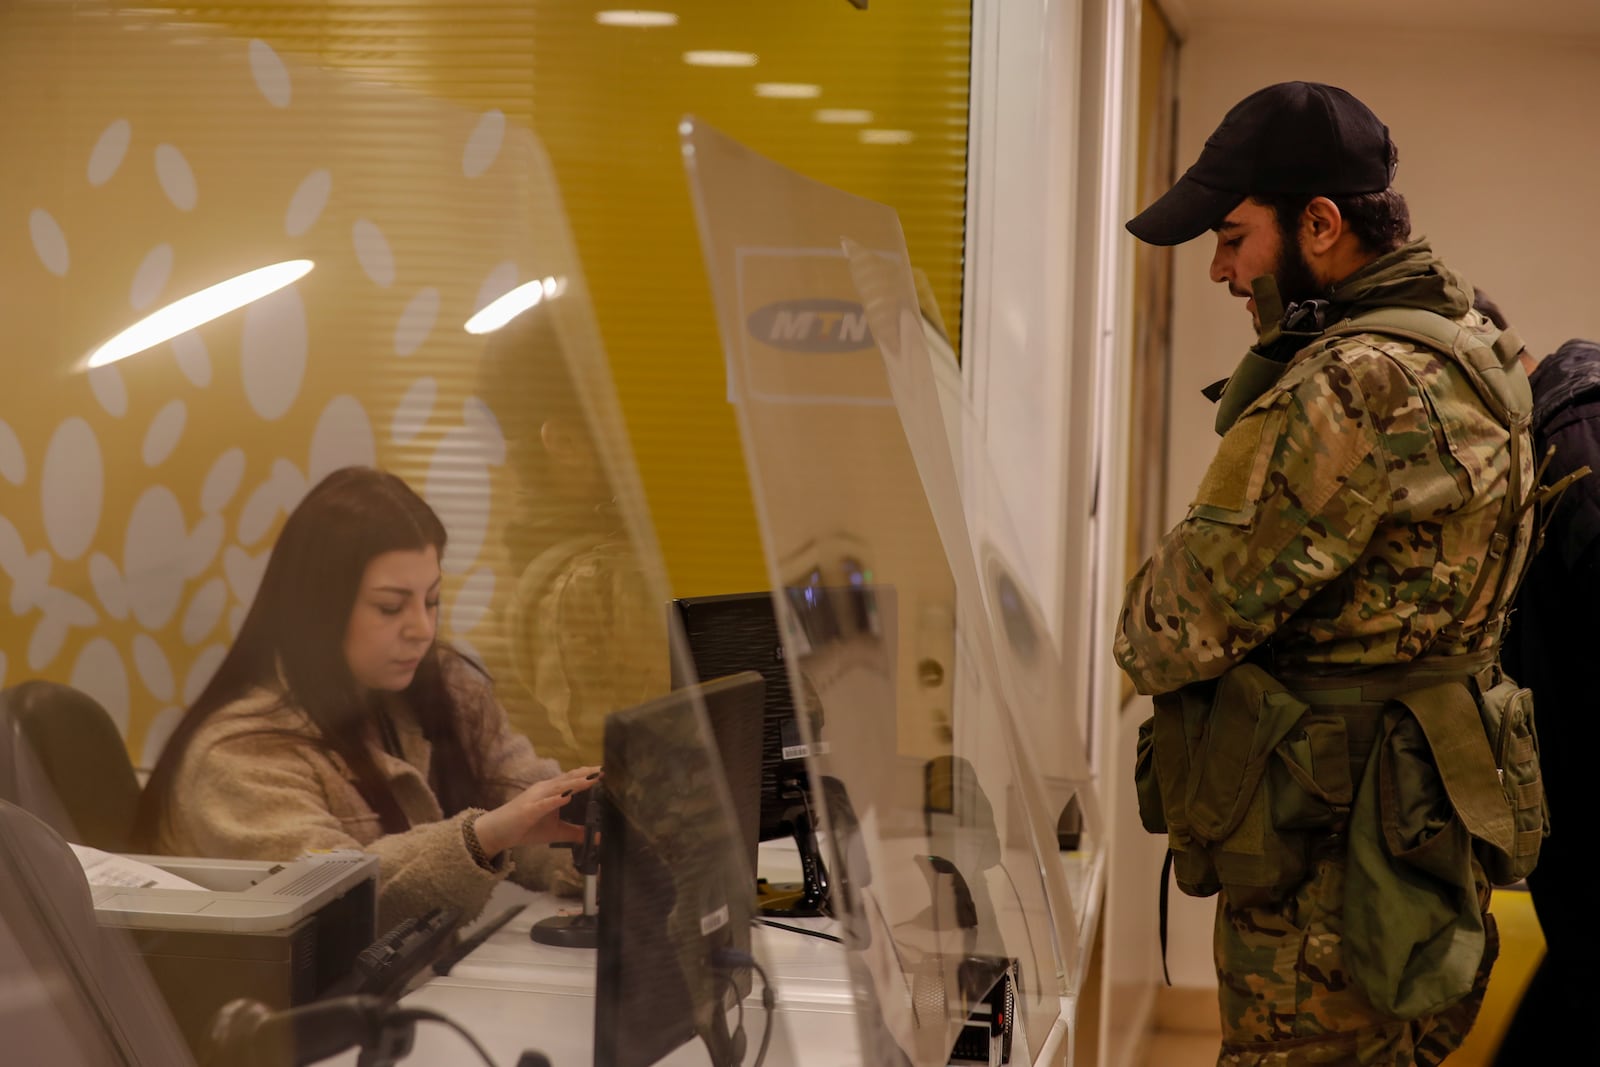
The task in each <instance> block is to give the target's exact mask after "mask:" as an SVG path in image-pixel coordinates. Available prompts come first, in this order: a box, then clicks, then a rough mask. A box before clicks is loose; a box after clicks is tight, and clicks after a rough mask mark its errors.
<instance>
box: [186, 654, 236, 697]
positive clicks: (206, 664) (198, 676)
mask: <svg viewBox="0 0 1600 1067" xmlns="http://www.w3.org/2000/svg"><path fill="white" fill-rule="evenodd" d="M227 655H228V646H227V645H207V646H206V647H205V648H204V649H202V650H201V651H200V654H199V655H198V656H196V657H195V658H194V662H193V663H191V664H189V673H188V674H186V675H184V676H183V702H184V704H186V705H187V704H193V703H194V702H195V701H196V700H199V699H200V691H201V690H202V689H204V688H205V687H206V683H207V682H209V681H211V676H212V675H213V674H216V673H217V668H218V667H220V666H222V661H223V660H224V659H226V658H227Z"/></svg>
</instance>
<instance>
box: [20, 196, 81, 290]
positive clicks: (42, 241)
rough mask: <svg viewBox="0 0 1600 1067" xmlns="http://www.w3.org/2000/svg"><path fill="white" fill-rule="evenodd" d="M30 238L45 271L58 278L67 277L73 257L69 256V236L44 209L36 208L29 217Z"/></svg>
mask: <svg viewBox="0 0 1600 1067" xmlns="http://www.w3.org/2000/svg"><path fill="white" fill-rule="evenodd" d="M28 236H29V237H31V238H32V239H33V251H34V254H35V255H37V256H38V257H39V262H40V263H43V264H44V269H45V270H47V271H49V272H50V273H51V274H54V275H55V276H56V277H57V278H61V277H65V276H66V273H67V267H68V266H69V264H70V262H71V257H70V256H69V255H68V254H67V235H66V234H64V233H62V232H61V225H60V224H59V223H57V222H56V220H55V217H54V216H52V215H51V214H50V212H48V211H46V210H45V209H44V208H42V207H40V208H34V209H33V211H32V212H31V213H30V214H29V215H28Z"/></svg>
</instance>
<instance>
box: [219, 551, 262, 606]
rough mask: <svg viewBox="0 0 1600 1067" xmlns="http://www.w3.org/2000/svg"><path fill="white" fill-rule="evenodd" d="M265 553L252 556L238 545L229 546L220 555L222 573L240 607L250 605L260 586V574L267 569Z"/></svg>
mask: <svg viewBox="0 0 1600 1067" xmlns="http://www.w3.org/2000/svg"><path fill="white" fill-rule="evenodd" d="M267 555H268V554H267V553H266V552H261V553H259V554H258V555H254V556H252V555H251V554H250V553H248V552H246V551H245V550H244V549H242V548H240V547H239V546H238V545H229V546H228V547H227V548H226V549H224V550H223V553H222V571H223V573H224V574H226V575H227V576H228V587H229V588H231V589H232V590H233V595H234V597H235V598H237V599H238V601H239V603H240V605H241V606H242V605H245V604H248V603H250V602H251V601H252V600H254V599H255V597H256V589H257V587H259V586H260V585H261V573H262V572H263V571H265V570H266V569H267Z"/></svg>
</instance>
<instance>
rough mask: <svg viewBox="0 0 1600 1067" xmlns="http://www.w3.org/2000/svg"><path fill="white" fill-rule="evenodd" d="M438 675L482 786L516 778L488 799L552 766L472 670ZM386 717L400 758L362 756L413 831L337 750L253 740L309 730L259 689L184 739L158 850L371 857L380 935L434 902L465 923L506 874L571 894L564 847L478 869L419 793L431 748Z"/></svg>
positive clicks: (530, 849) (452, 664) (455, 667)
mask: <svg viewBox="0 0 1600 1067" xmlns="http://www.w3.org/2000/svg"><path fill="white" fill-rule="evenodd" d="M445 676H446V681H447V684H449V686H450V688H451V691H452V693H453V694H454V695H455V698H456V705H457V708H458V709H459V712H460V714H461V716H462V717H463V719H464V720H465V726H466V730H465V732H464V735H463V736H466V737H473V736H479V737H483V738H485V739H486V740H485V742H484V747H485V749H486V751H485V752H484V753H482V756H483V768H484V773H485V776H486V778H488V779H490V780H503V781H505V782H508V783H516V784H515V785H507V786H505V787H504V788H503V789H501V790H499V792H500V793H501V795H500V796H499V797H498V798H495V804H496V805H498V804H499V803H501V802H502V801H503V800H506V799H509V798H510V797H511V796H514V795H515V794H516V793H517V792H518V791H519V790H520V789H521V788H523V787H525V786H527V785H530V784H532V783H534V782H537V781H542V780H544V779H546V778H552V777H554V776H555V775H556V774H558V773H559V771H560V768H559V767H558V766H557V765H556V763H555V761H554V760H547V759H541V758H539V757H538V756H537V755H536V754H535V753H534V751H533V746H532V745H531V744H529V743H528V740H527V738H525V737H523V736H521V735H519V734H517V733H514V732H513V731H512V729H511V727H510V724H509V723H508V722H507V720H506V714H505V711H504V710H503V709H502V708H501V706H500V704H499V702H498V701H497V700H496V699H495V698H494V695H493V693H492V691H491V689H490V686H489V682H488V680H487V679H486V678H484V676H483V675H482V674H480V673H479V672H478V671H477V670H475V669H474V668H473V667H471V666H470V665H468V664H466V663H464V662H462V661H461V660H459V659H457V658H456V657H454V656H449V655H448V654H447V656H446V666H445ZM396 712H397V713H396V714H393V715H392V721H393V724H394V727H395V733H396V734H397V735H398V737H399V741H400V746H399V747H400V749H401V752H402V755H401V756H394V755H391V754H389V753H388V752H386V751H384V749H383V748H382V746H381V745H378V744H374V745H373V746H372V755H373V760H374V762H375V764H376V766H377V768H378V772H379V773H380V774H382V775H383V776H384V777H385V778H386V779H387V780H388V782H389V787H390V788H391V789H392V790H393V791H394V795H395V798H396V800H398V801H399V804H400V809H401V810H402V811H403V812H405V815H406V818H407V819H409V820H410V822H411V826H412V829H410V830H407V831H406V832H404V833H398V834H384V833H383V832H382V831H381V829H380V827H379V819H378V814H377V812H375V811H374V810H373V809H372V808H371V807H370V806H368V804H367V802H366V801H365V800H364V799H363V798H362V796H361V793H360V791H359V790H357V789H356V786H355V781H354V775H353V774H352V773H351V772H350V770H349V768H348V767H347V766H346V764H345V762H344V761H343V760H342V759H340V758H339V757H338V756H337V755H335V754H333V753H332V752H328V751H325V750H323V749H321V748H319V747H317V746H315V745H310V744H304V743H299V742H297V741H295V740H294V738H293V737H292V736H290V737H284V736H263V735H261V734H260V733H259V731H261V730H263V729H267V730H284V731H288V732H289V733H290V734H298V735H299V736H301V737H308V738H309V737H316V736H318V731H317V728H316V727H315V726H314V725H313V724H312V723H311V721H310V720H309V719H308V718H307V717H306V715H305V714H304V713H303V712H302V711H301V710H299V709H298V708H295V707H292V706H287V705H285V703H284V702H283V700H282V698H281V696H280V695H279V694H277V693H274V692H271V691H268V690H266V689H259V690H256V691H255V692H253V693H251V694H250V695H248V696H246V697H244V698H242V699H240V700H237V701H234V702H233V703H232V704H229V705H227V706H225V707H223V708H221V709H219V710H218V711H217V712H216V713H214V714H213V715H212V716H211V718H210V719H209V720H207V722H206V723H205V725H204V726H202V727H201V728H200V731H199V732H198V733H197V734H196V735H195V737H194V739H193V741H192V742H191V743H190V745H189V748H188V751H187V752H186V753H185V754H184V757H183V760H182V762H181V763H180V764H179V767H178V771H177V776H176V778H175V779H174V783H173V791H172V802H171V804H169V806H168V810H167V811H166V812H165V813H164V816H163V819H162V823H161V827H160V830H159V832H158V835H157V840H156V847H157V851H159V852H161V853H163V854H166V855H176V856H206V857H212V858H222V859H250V860H288V859H293V858H294V857H296V856H299V855H300V854H301V853H304V852H306V851H308V850H327V849H363V850H365V851H367V852H369V853H371V854H372V855H375V856H377V857H378V860H379V872H378V925H379V929H380V930H387V929H389V928H391V927H392V926H394V924H396V923H398V922H399V921H401V920H402V919H405V918H408V917H411V916H415V915H421V914H423V913H425V912H427V911H428V910H430V909H431V908H435V907H455V908H460V909H461V910H462V912H463V913H464V914H465V917H466V918H467V919H469V920H470V919H471V918H473V917H474V916H476V915H477V914H478V913H479V912H480V911H481V910H482V909H483V906H484V904H485V903H486V902H487V901H488V899H489V893H490V891H491V890H493V889H494V887H495V885H496V883H498V882H499V881H501V880H502V879H503V878H506V877H507V876H510V877H512V878H513V879H514V880H515V881H517V882H519V883H521V884H523V885H526V886H528V887H529V888H532V889H552V890H555V891H557V892H563V893H572V892H575V891H576V890H577V889H578V888H579V887H580V886H581V880H580V878H579V876H578V874H577V872H576V871H575V870H574V869H573V866H572V853H571V851H570V850H566V849H552V848H549V847H548V846H545V845H531V846H524V847H522V848H519V849H516V850H515V851H514V852H513V853H512V855H511V856H509V857H506V858H503V859H502V860H501V861H500V863H499V865H498V869H497V870H494V871H488V870H484V869H483V868H482V867H480V866H479V865H478V864H477V863H476V862H475V861H474V860H473V858H472V856H471V854H470V853H468V852H467V846H466V842H465V839H464V838H463V837H462V833H461V821H462V819H463V818H464V814H459V815H455V816H452V817H451V818H449V819H446V818H444V813H443V812H442V811H441V810H440V807H439V800H438V798H437V797H436V796H435V795H434V793H433V790H432V789H431V788H430V787H429V785H428V781H429V778H428V767H429V761H430V757H431V755H432V746H431V745H430V744H429V743H428V741H427V739H426V738H424V737H423V735H422V728H421V726H420V724H418V723H417V722H416V720H415V718H414V717H412V716H411V715H410V714H409V712H407V711H404V710H402V706H401V705H398V703H397V704H396ZM252 735H254V736H252Z"/></svg>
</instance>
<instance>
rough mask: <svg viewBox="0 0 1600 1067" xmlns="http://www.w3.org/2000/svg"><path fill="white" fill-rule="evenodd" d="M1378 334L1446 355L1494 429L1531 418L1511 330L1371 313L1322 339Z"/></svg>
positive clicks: (1518, 343) (1415, 312)
mask: <svg viewBox="0 0 1600 1067" xmlns="http://www.w3.org/2000/svg"><path fill="white" fill-rule="evenodd" d="M1360 333H1381V334H1384V335H1385V336H1388V337H1401V338H1404V339H1405V340H1408V341H1416V342H1418V343H1419V344H1424V345H1427V346H1428V347H1429V348H1431V349H1433V350H1434V351H1436V352H1439V353H1441V354H1443V355H1446V356H1449V357H1450V358H1451V359H1452V360H1453V361H1454V362H1455V363H1456V364H1457V365H1458V366H1459V367H1460V368H1461V369H1462V371H1463V372H1465V374H1466V375H1467V379H1468V380H1469V381H1471V382H1472V387H1473V389H1474V390H1476V391H1477V393H1478V395H1479V396H1480V397H1481V398H1482V399H1483V402H1484V404H1485V405H1486V406H1487V407H1488V408H1489V411H1490V412H1491V413H1492V414H1493V415H1494V417H1495V418H1496V419H1497V420H1499V422H1500V425H1502V426H1504V427H1505V428H1506V429H1508V430H1510V429H1512V428H1513V426H1514V425H1515V424H1516V423H1518V422H1522V423H1526V422H1527V421H1528V420H1529V419H1531V418H1532V416H1533V389H1532V387H1531V386H1529V385H1528V375H1527V373H1526V372H1524V371H1523V369H1522V365H1521V362H1520V361H1519V360H1518V359H1517V356H1518V354H1519V353H1521V351H1522V349H1523V344H1522V339H1521V338H1520V337H1518V336H1517V334H1516V332H1515V331H1513V330H1509V329H1507V330H1501V331H1499V332H1498V333H1495V332H1485V333H1480V332H1478V331H1476V330H1469V329H1467V328H1466V327H1464V326H1462V325H1461V324H1460V323H1458V322H1453V321H1452V320H1450V319H1447V318H1445V317H1444V316H1443V315H1440V314H1437V313H1435V312H1432V311H1426V310H1424V309H1422V308H1405V307H1394V308H1377V309H1376V310H1373V311H1368V312H1364V313H1363V314H1360V315H1357V316H1355V317H1353V318H1349V319H1345V320H1343V321H1342V322H1336V323H1334V324H1333V325H1332V326H1330V327H1329V328H1328V329H1327V330H1326V331H1325V332H1324V333H1323V335H1322V336H1323V338H1325V339H1326V338H1332V337H1347V336H1350V335H1352V334H1360Z"/></svg>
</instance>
